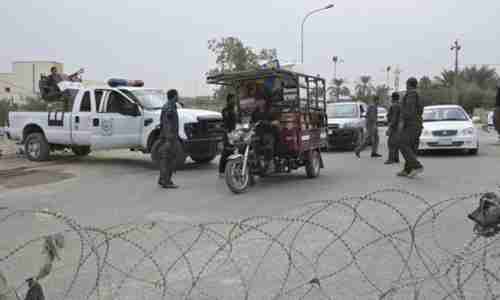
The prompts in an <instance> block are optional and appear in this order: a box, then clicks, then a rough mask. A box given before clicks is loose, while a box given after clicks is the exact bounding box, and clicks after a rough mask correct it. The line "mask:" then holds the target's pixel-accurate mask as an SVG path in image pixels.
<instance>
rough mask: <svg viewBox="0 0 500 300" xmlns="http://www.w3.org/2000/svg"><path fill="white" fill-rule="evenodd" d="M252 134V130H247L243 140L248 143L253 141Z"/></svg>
mask: <svg viewBox="0 0 500 300" xmlns="http://www.w3.org/2000/svg"><path fill="white" fill-rule="evenodd" d="M252 136H253V132H252V131H250V132H247V133H246V134H245V135H244V136H243V137H242V140H243V142H244V143H245V144H248V143H250V142H251V140H252Z"/></svg>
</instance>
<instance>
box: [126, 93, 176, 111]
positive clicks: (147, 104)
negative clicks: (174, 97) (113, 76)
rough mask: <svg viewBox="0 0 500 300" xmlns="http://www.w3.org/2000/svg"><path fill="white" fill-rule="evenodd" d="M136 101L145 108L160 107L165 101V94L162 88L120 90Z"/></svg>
mask: <svg viewBox="0 0 500 300" xmlns="http://www.w3.org/2000/svg"><path fill="white" fill-rule="evenodd" d="M122 92H124V93H125V94H127V95H128V96H130V97H132V98H133V99H134V100H136V101H138V102H139V103H140V104H141V106H142V107H144V108H145V109H160V108H162V107H163V105H164V104H165V103H166V102H167V95H166V93H165V92H164V91H162V90H132V91H130V90H122Z"/></svg>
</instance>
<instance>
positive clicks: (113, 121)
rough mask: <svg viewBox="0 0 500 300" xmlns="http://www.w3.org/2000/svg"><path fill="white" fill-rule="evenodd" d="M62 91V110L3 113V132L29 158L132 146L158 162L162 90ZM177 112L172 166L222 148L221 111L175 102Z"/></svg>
mask: <svg viewBox="0 0 500 300" xmlns="http://www.w3.org/2000/svg"><path fill="white" fill-rule="evenodd" d="M66 92H67V94H69V95H71V96H70V98H71V100H72V101H70V102H73V104H72V106H71V105H69V109H67V111H48V112H11V113H9V126H8V128H7V130H6V133H7V137H8V138H10V139H13V140H17V141H18V142H20V143H22V144H24V148H25V153H26V156H27V158H28V159H29V160H32V161H44V160H47V159H48V158H49V155H50V152H51V151H54V150H61V149H65V148H70V149H72V151H73V152H74V153H75V154H76V155H78V156H85V155H88V154H89V153H90V152H91V151H93V150H110V149H131V150H138V151H142V152H143V153H151V158H152V160H153V162H154V163H157V162H158V148H159V145H160V142H159V127H160V113H161V107H162V106H163V104H164V103H165V101H166V93H165V92H164V91H163V90H160V89H150V88H143V87H129V86H123V87H95V88H84V87H79V88H76V89H68V90H66ZM178 113H179V137H180V142H181V144H182V147H180V148H181V149H179V153H178V165H182V164H183V163H184V162H185V160H186V158H187V157H188V156H190V157H191V159H192V160H194V161H195V162H198V163H206V162H210V161H211V160H213V159H214V158H215V156H217V155H218V154H219V153H220V151H221V148H222V136H223V132H224V128H223V122H222V116H221V114H220V113H218V112H212V111H206V110H196V109H185V108H182V107H181V106H179V110H178Z"/></svg>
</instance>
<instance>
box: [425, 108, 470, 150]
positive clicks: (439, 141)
mask: <svg viewBox="0 0 500 300" xmlns="http://www.w3.org/2000/svg"><path fill="white" fill-rule="evenodd" d="M422 117H423V121H424V128H423V130H422V135H421V136H420V145H419V147H418V149H419V150H421V151H424V150H434V149H463V150H466V151H468V152H469V153H470V154H477V152H478V150H479V134H478V132H477V129H476V128H475V127H474V124H473V122H472V119H471V118H470V117H469V115H468V114H467V113H466V112H465V110H464V109H463V108H462V107H460V106H458V105H436V106H427V107H425V108H424V113H423V115H422Z"/></svg>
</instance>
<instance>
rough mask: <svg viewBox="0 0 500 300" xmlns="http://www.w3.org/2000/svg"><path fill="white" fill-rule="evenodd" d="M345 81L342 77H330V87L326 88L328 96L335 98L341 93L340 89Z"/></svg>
mask: <svg viewBox="0 0 500 300" xmlns="http://www.w3.org/2000/svg"><path fill="white" fill-rule="evenodd" d="M344 83H345V80H344V79H342V78H336V79H335V78H334V79H332V81H331V83H330V87H329V88H328V94H329V96H330V99H332V100H333V99H335V98H337V100H338V98H339V95H340V94H341V89H342V86H343V85H344Z"/></svg>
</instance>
